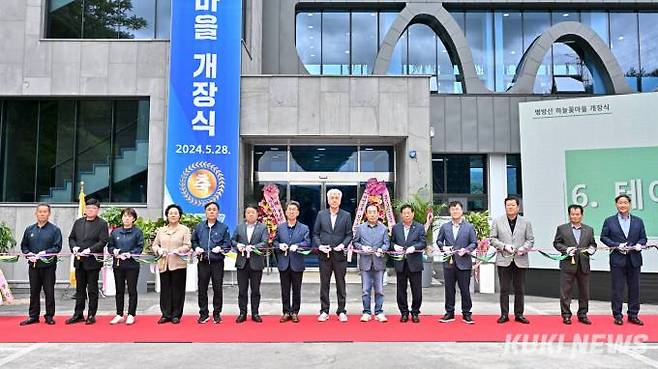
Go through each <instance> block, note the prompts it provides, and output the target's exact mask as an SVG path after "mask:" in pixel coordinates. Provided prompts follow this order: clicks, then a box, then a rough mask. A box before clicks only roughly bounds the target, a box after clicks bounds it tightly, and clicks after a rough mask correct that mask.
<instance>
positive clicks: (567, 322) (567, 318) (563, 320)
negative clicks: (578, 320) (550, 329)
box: [562, 317, 571, 325]
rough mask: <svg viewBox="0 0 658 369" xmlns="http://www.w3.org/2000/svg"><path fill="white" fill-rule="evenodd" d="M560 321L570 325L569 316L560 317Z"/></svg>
mask: <svg viewBox="0 0 658 369" xmlns="http://www.w3.org/2000/svg"><path fill="white" fill-rule="evenodd" d="M562 323H564V324H566V325H571V318H569V317H564V318H562Z"/></svg>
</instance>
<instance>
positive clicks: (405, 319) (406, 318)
mask: <svg viewBox="0 0 658 369" xmlns="http://www.w3.org/2000/svg"><path fill="white" fill-rule="evenodd" d="M408 321H409V315H407V314H404V315H400V323H406V322H408Z"/></svg>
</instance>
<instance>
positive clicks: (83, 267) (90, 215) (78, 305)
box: [66, 199, 110, 324]
mask: <svg viewBox="0 0 658 369" xmlns="http://www.w3.org/2000/svg"><path fill="white" fill-rule="evenodd" d="M85 205H86V207H85V216H83V217H82V218H80V219H78V220H76V221H75V222H74V223H73V228H72V229H71V234H70V235H69V247H70V248H71V252H72V253H73V254H74V255H75V256H74V257H75V261H74V264H73V266H74V267H75V280H76V289H75V311H74V313H73V316H72V317H71V318H69V319H68V320H66V324H73V323H77V322H81V321H83V320H84V316H83V314H84V310H85V301H86V300H87V294H89V310H88V311H87V320H86V321H85V324H94V323H96V311H97V310H98V274H99V272H100V270H101V267H102V266H103V263H101V262H100V261H98V260H96V257H95V256H94V255H93V254H102V253H103V249H104V248H105V245H107V241H108V239H109V237H110V234H109V233H108V226H107V222H106V221H105V220H103V219H101V218H100V217H98V210H99V209H100V206H101V204H100V202H99V201H98V200H96V199H89V200H87V201H86V203H85Z"/></svg>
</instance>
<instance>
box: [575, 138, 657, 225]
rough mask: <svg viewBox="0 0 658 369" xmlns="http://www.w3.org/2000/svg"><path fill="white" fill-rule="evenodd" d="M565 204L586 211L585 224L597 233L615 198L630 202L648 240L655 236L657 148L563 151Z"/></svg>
mask: <svg viewBox="0 0 658 369" xmlns="http://www.w3.org/2000/svg"><path fill="white" fill-rule="evenodd" d="M565 163H566V173H567V182H566V186H567V187H566V192H565V194H566V202H567V204H579V205H582V206H584V207H585V208H586V211H585V223H587V224H589V225H591V226H592V227H594V230H595V232H597V233H598V232H600V231H601V226H602V225H603V221H604V220H605V218H606V217H608V216H610V215H612V214H615V213H616V211H617V210H616V208H615V203H614V198H615V196H617V195H619V194H622V193H625V194H628V195H629V196H630V197H631V199H632V202H631V205H632V210H631V213H632V214H634V215H637V216H639V217H641V218H642V219H643V220H644V225H645V227H646V230H647V236H648V237H650V238H653V237H658V147H635V148H621V149H596V150H570V151H566V152H565Z"/></svg>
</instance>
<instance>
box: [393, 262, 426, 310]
mask: <svg viewBox="0 0 658 369" xmlns="http://www.w3.org/2000/svg"><path fill="white" fill-rule="evenodd" d="M396 276H397V301H398V309H400V314H402V315H409V305H408V304H407V282H408V284H409V285H411V314H412V315H418V314H420V305H421V304H422V302H423V272H422V271H420V272H411V271H410V270H409V266H408V265H407V263H406V261H405V263H404V270H403V271H402V273H400V272H398V273H396Z"/></svg>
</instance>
